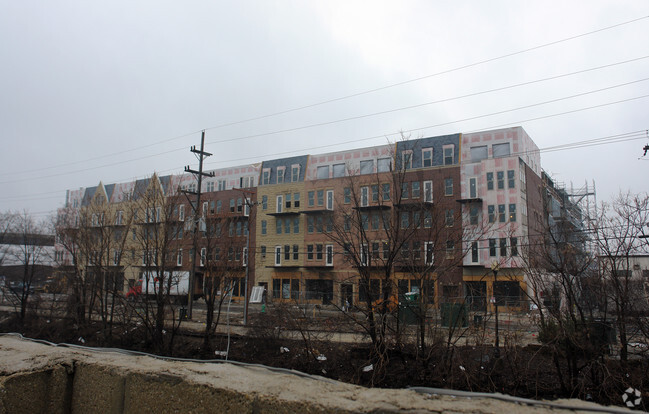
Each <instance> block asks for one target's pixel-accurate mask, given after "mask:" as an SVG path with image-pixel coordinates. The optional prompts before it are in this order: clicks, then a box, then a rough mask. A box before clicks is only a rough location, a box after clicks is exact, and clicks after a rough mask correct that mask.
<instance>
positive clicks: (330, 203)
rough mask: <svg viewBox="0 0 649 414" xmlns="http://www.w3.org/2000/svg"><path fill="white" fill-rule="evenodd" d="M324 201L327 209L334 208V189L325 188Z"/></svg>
mask: <svg viewBox="0 0 649 414" xmlns="http://www.w3.org/2000/svg"><path fill="white" fill-rule="evenodd" d="M325 203H326V208H327V210H333V209H334V190H327V193H326V195H325Z"/></svg>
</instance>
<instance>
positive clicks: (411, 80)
mask: <svg viewBox="0 0 649 414" xmlns="http://www.w3.org/2000/svg"><path fill="white" fill-rule="evenodd" d="M647 18H649V15H648V16H643V17H640V18H637V19H632V20H628V21H625V22H621V23H618V24H614V25H611V26H607V27H603V28H601V29H597V30H593V31H590V32H586V33H582V34H578V35H575V36H570V37H567V38H564V39H560V40H556V41H553V42H549V43H544V44H541V45H537V46H533V47H530V48H527V49H522V50H519V51H516V52H512V53H508V54H504V55H500V56H496V57H493V58H489V59H485V60H481V61H477V62H473V63H469V64H467V65H462V66H458V67H455V68H451V69H447V70H444V71H441V72H436V73H433V74H429V75H425V76H420V77H417V78H413V79H409V80H406V81H401V82H397V83H393V84H389V85H385V86H381V87H378V88H373V89H369V90H365V91H361V92H356V93H353V94H349V95H344V96H342V97H338V98H333V99H328V100H324V101H320V102H316V103H312V104H308V105H303V106H300V107H296V108H291V109H287V110H283V111H279V112H274V113H270V114H266V115H261V116H257V117H252V118H247V119H243V120H239V121H234V122H229V123H224V124H220V125H216V126H212V127H208V128H203V129H199V130H196V131H194V132H190V133H187V134H183V135H179V136H176V137H172V138H168V139H165V140H162V141H159V142H155V143H152V144H147V145H143V146H139V147H134V148H130V149H126V150H122V151H118V152H114V153H110V154H105V155H100V156H97V157H92V158H87V159H85V160H80V161H71V162H67V163H65V164H58V165H55V166H50V167H42V168H38V169H35V170H33V171H43V170H47V169H51V168H58V167H63V166H68V165H75V164H80V163H84V162H89V161H96V160H99V159H104V158H108V157H112V156H116V155H121V154H125V153H129V152H132V151H137V150H140V149H144V148H149V147H152V146H155V145H159V144H161V143H164V142H169V141H174V140H177V139H180V138H184V137H187V136H191V135H193V134H196V133H198V132H200V131H201V130H213V129H220V128H223V127H227V126H232V125H238V124H243V123H247V122H251V121H256V120H261V119H265V118H270V117H275V116H279V115H283V114H286V113H290V112H296V111H300V110H303V109H308V108H313V107H316V106H321V105H325V104H328V103H333V102H338V101H342V100H345V99H349V98H352V97H357V96H361V95H366V94H370V93H374V92H378V91H382V90H386V89H390V88H394V87H397V86H402V85H406V84H409V83H413V82H418V81H421V80H424V79H429V78H432V77H436V76H440V75H444V74H448V73H452V72H456V71H460V70H463V69H467V68H471V67H475V66H480V65H484V64H486V63H490V62H494V61H498V60H502V59H505V58H508V57H512V56H516V55H520V54H523V53H527V52H530V51H533V50H538V49H542V48H546V47H549V46H553V45H556V44H559V43H563V42H568V41H571V40H575V39H578V38H581V37H585V36H589V35H592V34H595V33H599V32H603V31H606V30H611V29H614V28H617V27H621V26H624V25H627V24H631V23H635V22H638V21H641V20H644V19H647ZM639 59H644V57H643V58H638V59H632V60H629V61H625V62H620V63H619V64H622V63H628V62H632V61H635V60H639ZM614 65H615V64H614ZM608 66H609V65H606V66H602V67H600V68H596V69H601V68H604V67H608ZM611 66H612V65H611ZM591 70H595V69H591ZM586 71H589V70H585V71H579V72H575V73H573V74H576V73H583V72H586ZM566 76H569V75H566ZM553 78H554V77H553ZM553 78H549V79H553ZM470 96H472V95H470ZM457 99H459V98H457ZM388 112H390V111H388ZM386 113H387V112H386ZM368 116H369V115H368ZM361 117H363V116H361ZM333 122H342V121H333ZM174 151H179V149H177V150H174ZM3 175H5V174H3Z"/></svg>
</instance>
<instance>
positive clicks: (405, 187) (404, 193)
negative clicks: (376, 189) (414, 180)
mask: <svg viewBox="0 0 649 414" xmlns="http://www.w3.org/2000/svg"><path fill="white" fill-rule="evenodd" d="M409 197H410V183H401V198H409Z"/></svg>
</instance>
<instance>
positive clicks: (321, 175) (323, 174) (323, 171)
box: [317, 165, 329, 180]
mask: <svg viewBox="0 0 649 414" xmlns="http://www.w3.org/2000/svg"><path fill="white" fill-rule="evenodd" d="M317 178H318V179H319V180H323V179H326V178H329V166H328V165H323V166H321V167H318V172H317Z"/></svg>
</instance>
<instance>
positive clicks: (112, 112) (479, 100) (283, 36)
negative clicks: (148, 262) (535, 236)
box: [0, 0, 649, 217]
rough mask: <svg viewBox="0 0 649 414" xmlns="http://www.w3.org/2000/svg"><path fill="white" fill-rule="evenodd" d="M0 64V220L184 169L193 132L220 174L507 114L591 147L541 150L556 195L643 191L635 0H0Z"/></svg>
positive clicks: (645, 66)
mask: <svg viewBox="0 0 649 414" xmlns="http://www.w3.org/2000/svg"><path fill="white" fill-rule="evenodd" d="M613 26H615V27H613ZM0 62H1V64H0V137H1V139H2V147H1V149H0V211H6V210H23V209H27V210H29V211H30V212H31V213H33V214H35V215H37V216H38V217H43V216H44V215H45V214H47V213H48V212H51V211H53V210H55V209H56V208H58V207H61V206H62V205H63V202H64V200H65V190H66V189H75V188H79V187H87V186H93V185H97V184H98V183H99V182H100V181H103V182H104V183H105V184H109V183H113V182H121V181H128V180H132V179H134V178H142V177H146V176H150V175H151V173H153V172H154V171H156V172H158V173H160V174H170V173H177V172H180V171H182V169H183V167H184V166H185V165H191V166H192V168H196V167H197V161H196V158H195V157H194V156H193V155H192V154H191V153H190V152H189V147H190V146H192V145H198V144H199V143H200V131H201V130H202V129H205V130H206V142H207V145H206V150H207V151H209V152H212V153H213V154H214V155H213V156H212V157H210V158H208V160H207V164H206V167H207V168H220V167H228V166H233V165H242V164H249V163H255V162H260V161H262V160H264V159H273V158H280V157H284V156H288V155H297V154H308V153H322V152H331V151H338V150H344V149H350V148H359V147H365V146H371V145H379V144H385V143H386V142H393V141H394V140H396V139H399V138H398V137H399V132H400V131H405V134H406V135H407V136H410V137H411V138H417V137H428V136H435V135H442V134H449V133H458V132H473V131H478V130H485V129H494V128H500V127H506V126H516V125H520V126H522V127H523V128H524V129H525V130H526V131H527V133H528V134H529V135H530V136H531V137H532V139H533V140H534V141H535V142H536V144H537V145H538V146H539V147H540V148H541V149H542V150H543V149H549V148H552V147H557V146H561V145H566V144H572V143H582V142H586V141H590V140H595V139H599V138H605V140H603V142H600V144H601V145H592V143H588V144H587V145H586V146H582V147H581V148H578V149H566V148H558V150H555V151H543V152H542V153H541V163H542V167H543V168H544V170H545V171H546V172H548V173H549V174H550V175H551V176H553V177H554V178H555V179H556V180H557V181H559V182H562V183H565V184H566V186H568V187H570V184H571V183H573V185H574V187H575V188H579V187H583V186H584V185H585V183H586V182H588V184H589V185H591V186H592V185H593V182H594V184H595V187H596V190H597V201H599V202H601V201H608V200H610V199H611V198H612V197H613V196H615V195H616V194H618V193H619V191H620V190H622V191H627V190H630V191H632V192H645V191H647V190H648V188H649V185H648V184H647V182H648V177H649V162H648V161H649V156H647V157H643V147H644V146H645V145H647V144H649V137H647V135H646V132H643V131H646V130H647V129H648V128H649V114H648V112H649V111H648V110H647V108H649V2H647V1H645V0H637V1H619V0H611V1H593V0H588V1H570V2H566V1H556V2H552V1H544V2H517V1H489V2H483V1H473V2H470V1H465V2H462V1H453V2H434V1H400V2H394V1H392V2H381V1H367V2H361V1H348V0H346V1H331V0H327V1H319V2H316V1H241V2H239V1H237V2H221V1H209V2H208V1H192V2H178V1H174V2H171V1H151V2H145V1H92V2H89V1H81V0H79V1H54V2H52V1H40V2H39V1H29V2H26V1H10V0H0ZM591 69H592V70H591ZM586 70H589V71H586ZM583 71H586V72H583ZM575 72H581V73H576V74H575ZM548 78H554V79H548ZM521 84H523V85H521ZM516 85H518V86H516ZM576 95H579V96H576ZM413 106H416V107H414V108H412V107H413ZM408 107H411V108H408ZM300 108H302V109H300ZM589 108H590V109H589ZM388 111H389V112H388ZM266 115H271V116H266ZM349 118H354V119H349ZM315 124H320V125H319V126H314V125H315ZM323 124H324V125H323ZM622 134H628V135H627V136H626V138H625V139H624V140H612V139H610V138H611V137H613V136H617V135H622ZM555 149H556V148H555Z"/></svg>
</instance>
